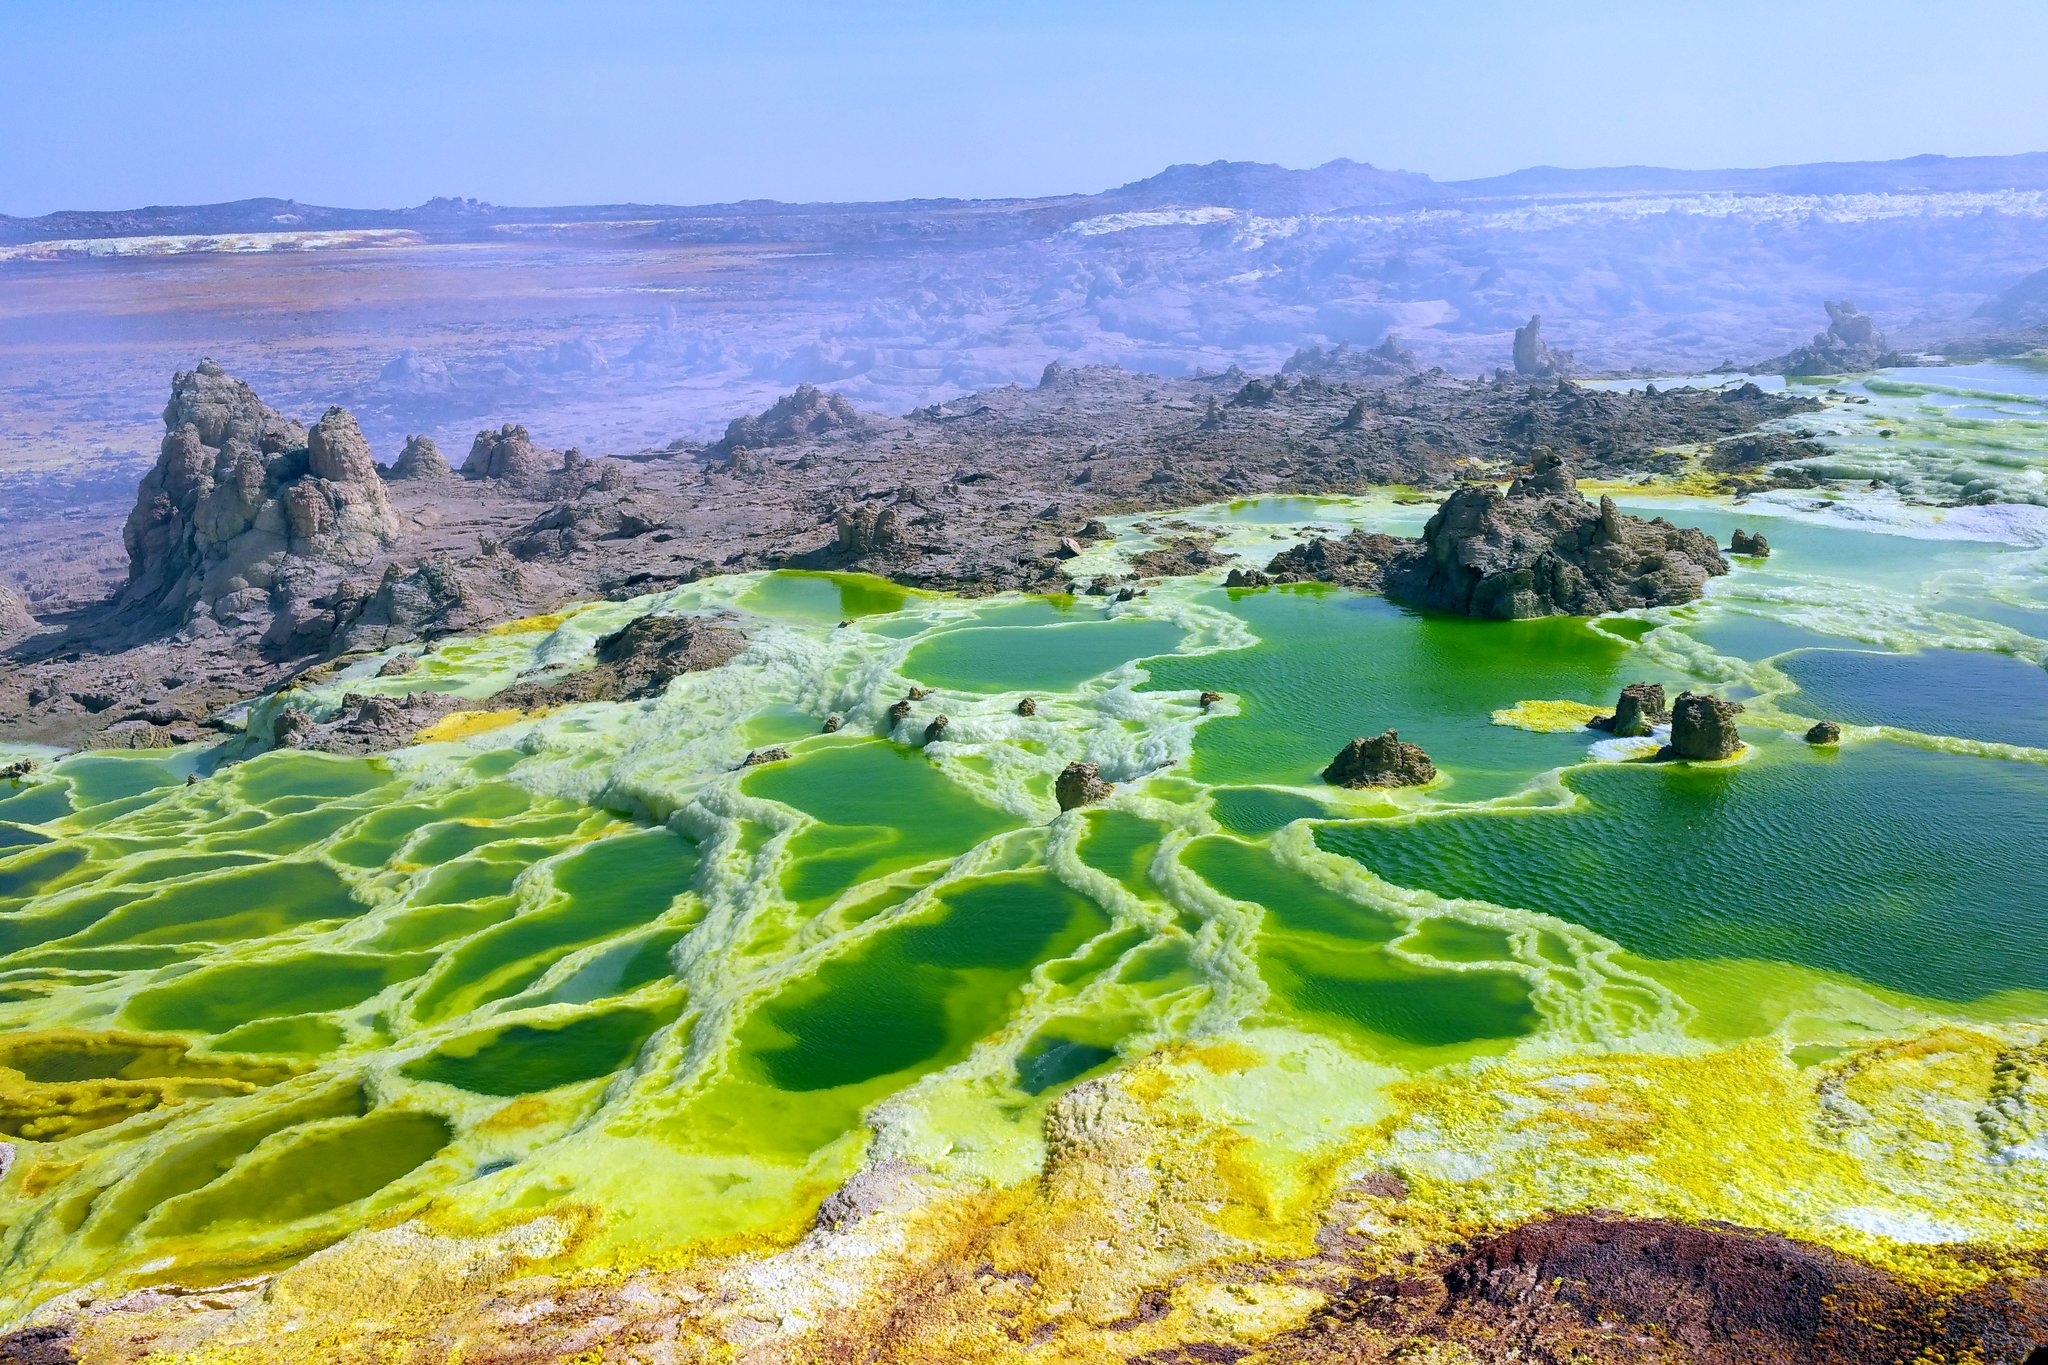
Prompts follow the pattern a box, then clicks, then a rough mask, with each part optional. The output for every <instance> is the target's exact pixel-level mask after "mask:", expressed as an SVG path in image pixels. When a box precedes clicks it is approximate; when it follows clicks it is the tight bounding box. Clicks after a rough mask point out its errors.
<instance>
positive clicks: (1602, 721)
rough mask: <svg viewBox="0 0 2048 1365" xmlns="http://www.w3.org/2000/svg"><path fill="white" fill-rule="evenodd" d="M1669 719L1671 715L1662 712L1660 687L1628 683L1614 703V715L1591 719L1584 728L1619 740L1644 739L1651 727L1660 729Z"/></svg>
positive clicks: (1663, 710) (1662, 694)
mask: <svg viewBox="0 0 2048 1365" xmlns="http://www.w3.org/2000/svg"><path fill="white" fill-rule="evenodd" d="M1670 719H1671V713H1670V712H1669V711H1667V710H1665V709H1664V687H1663V685H1662V684H1661V683H1630V684H1629V685H1628V686H1626V687H1624V688H1622V689H1621V696H1620V697H1619V698H1617V699H1616V701H1615V703H1614V714H1613V715H1611V716H1595V717H1593V719H1592V720H1590V721H1588V722H1587V724H1588V725H1591V726H1592V727H1593V728H1594V729H1595V730H1605V731H1607V732H1608V733H1609V734H1612V735H1619V736H1623V737H1632V736H1638V735H1647V734H1649V733H1650V727H1651V726H1653V725H1662V724H1664V723H1665V722H1667V721H1669V720H1670Z"/></svg>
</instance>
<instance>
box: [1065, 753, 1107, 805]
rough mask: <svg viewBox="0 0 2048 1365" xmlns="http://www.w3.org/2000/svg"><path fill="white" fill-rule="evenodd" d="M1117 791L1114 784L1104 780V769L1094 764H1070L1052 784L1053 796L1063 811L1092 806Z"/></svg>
mask: <svg viewBox="0 0 2048 1365" xmlns="http://www.w3.org/2000/svg"><path fill="white" fill-rule="evenodd" d="M1115 790H1116V784H1115V783H1114V782H1104V781H1103V780H1102V769H1100V768H1098V767H1097V766H1096V765H1095V764H1093V763H1069V764H1068V765H1067V766H1066V767H1064V768H1062V769H1061V770H1060V775H1059V777H1058V778H1056V779H1055V780H1054V782H1053V784H1052V791H1053V796H1054V798H1055V799H1056V800H1058V802H1059V803H1060V809H1061V810H1073V809H1074V808H1075V807H1077V806H1086V805H1091V804H1093V803H1094V802H1097V801H1101V800H1105V799H1107V797H1108V796H1109V794H1110V793H1111V792H1113V791H1115Z"/></svg>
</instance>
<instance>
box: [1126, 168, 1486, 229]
mask: <svg viewBox="0 0 2048 1365" xmlns="http://www.w3.org/2000/svg"><path fill="white" fill-rule="evenodd" d="M1447 192H1448V191H1447V190H1446V189H1445V187H1444V186H1442V185H1439V184H1438V183H1437V182H1436V181H1434V180H1431V179H1430V178H1429V177H1428V176H1426V175H1421V174H1418V173H1417V172H1414V171H1383V170H1381V169H1380V168H1379V167H1377V166H1368V165H1366V164H1365V163H1364V162H1362V161H1342V160H1339V161H1329V162H1325V163H1324V164H1322V165H1320V166H1317V167H1315V168H1313V169H1311V170H1306V171H1295V170H1289V169H1288V168H1286V167H1285V166H1274V165H1269V164H1267V163H1266V162H1263V161H1211V162H1209V163H1208V164H1207V165H1205V166H1196V165H1191V164H1189V165H1179V166H1168V167H1167V168H1166V169H1165V170H1163V171H1161V172H1160V173H1159V174H1157V175H1154V176H1148V177H1146V178H1145V179H1143V180H1134V181H1132V182H1131V183H1130V184H1128V185H1123V186H1120V187H1118V188H1117V189H1113V190H1109V191H1107V192H1105V193H1103V194H1098V195H1093V196H1091V198H1093V199H1095V200H1097V201H1101V202H1106V203H1113V204H1115V205H1116V207H1118V208H1121V209H1155V208H1169V207H1175V208H1194V207H1199V206H1204V205H1210V204H1215V205H1220V206H1222V207H1224V208H1233V209H1244V210H1246V211H1247V212H1251V213H1263V214H1272V215H1276V216H1280V215H1289V214H1300V213H1328V212H1330V211H1331V210H1333V209H1343V208H1354V207H1359V206H1363V205H1368V204H1406V203H1414V202H1416V201H1418V200H1424V199H1438V198H1442V197H1443V196H1444V195H1445V194H1446V193H1447Z"/></svg>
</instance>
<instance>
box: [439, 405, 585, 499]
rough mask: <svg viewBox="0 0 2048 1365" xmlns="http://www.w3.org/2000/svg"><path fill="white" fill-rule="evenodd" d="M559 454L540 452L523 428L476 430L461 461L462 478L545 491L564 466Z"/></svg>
mask: <svg viewBox="0 0 2048 1365" xmlns="http://www.w3.org/2000/svg"><path fill="white" fill-rule="evenodd" d="M564 463H565V461H564V457H563V456H562V454H561V453H560V452H559V451H553V450H543V449H541V447H539V446H537V445H535V444H534V443H533V436H532V434H531V433H529V432H528V431H527V429H526V428H525V427H523V426H520V425H518V424H517V423H514V422H507V423H506V424H505V425H504V426H502V427H500V428H498V429H497V430H496V431H479V432H478V433H477V434H476V439H475V440H474V441H472V442H471V443H470V447H469V457H468V458H467V459H465V460H464V461H463V462H462V477H463V478H465V479H496V480H497V481H498V482H500V483H504V484H509V485H510V486H512V487H513V488H517V489H520V490H523V491H528V492H534V491H540V490H543V489H545V488H547V487H548V486H549V485H550V484H551V483H552V482H553V480H554V477H555V475H556V474H557V473H559V472H560V471H561V470H562V468H563V466H564Z"/></svg>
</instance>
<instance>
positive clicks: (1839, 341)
mask: <svg viewBox="0 0 2048 1365" xmlns="http://www.w3.org/2000/svg"><path fill="white" fill-rule="evenodd" d="M1824 306H1825V307H1826V308H1827V310H1828V325H1827V330H1825V331H1821V332H1816V333H1814V335H1813V340H1812V341H1809V342H1808V343H1806V345H1804V346H1801V347H1799V348H1798V349H1796V350H1793V351H1790V352H1787V353H1786V354H1785V355H1782V356H1779V357H1778V358H1777V359H1776V360H1768V361H1765V362H1764V364H1763V365H1762V366H1760V367H1759V368H1762V369H1765V370H1769V371H1772V372H1775V373H1779V374H1785V375H1815V374H1854V373H1857V372H1859V371H1863V370H1875V369H1878V368H1880V367H1882V366H1885V365H1897V364H1900V363H1901V362H1902V361H1903V360H1904V357H1903V356H1901V355H1900V354H1899V353H1898V352H1897V351H1895V350H1893V349H1892V348H1891V343H1889V342H1888V341H1886V340H1885V336H1884V333H1883V332H1880V331H1878V330H1877V323H1876V322H1874V321H1872V320H1871V318H1870V317H1869V316H1868V315H1867V314H1865V313H1863V312H1861V311H1859V310H1858V309H1857V307H1856V305H1855V304H1853V303H1850V302H1849V301H1848V300H1847V299H1844V300H1842V301H1841V302H1840V303H1836V302H1834V301H1832V300H1829V301H1827V302H1826V303H1825V305H1824Z"/></svg>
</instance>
